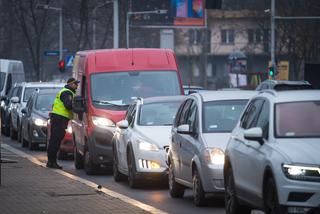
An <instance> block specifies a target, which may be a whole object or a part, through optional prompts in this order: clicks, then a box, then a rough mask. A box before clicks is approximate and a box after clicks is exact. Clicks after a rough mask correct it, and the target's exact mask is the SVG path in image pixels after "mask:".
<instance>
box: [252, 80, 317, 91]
mask: <svg viewBox="0 0 320 214" xmlns="http://www.w3.org/2000/svg"><path fill="white" fill-rule="evenodd" d="M265 89H274V90H276V91H283V90H303V89H306V90H308V89H313V86H312V85H311V84H310V83H309V82H308V81H285V80H265V81H263V82H262V83H261V84H260V85H258V86H257V88H256V91H261V90H265Z"/></svg>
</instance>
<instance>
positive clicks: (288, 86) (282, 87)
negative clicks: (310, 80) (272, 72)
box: [274, 84, 313, 91]
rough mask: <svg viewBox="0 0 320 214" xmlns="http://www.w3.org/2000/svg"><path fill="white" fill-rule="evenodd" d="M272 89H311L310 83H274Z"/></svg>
mask: <svg viewBox="0 0 320 214" xmlns="http://www.w3.org/2000/svg"><path fill="white" fill-rule="evenodd" d="M274 89H275V90H277V91H286V90H309V89H313V87H312V85H285V84H282V85H275V86H274Z"/></svg>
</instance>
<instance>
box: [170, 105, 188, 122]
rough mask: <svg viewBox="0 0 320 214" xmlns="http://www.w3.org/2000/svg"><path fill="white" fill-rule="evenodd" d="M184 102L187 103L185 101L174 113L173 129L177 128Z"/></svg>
mask: <svg viewBox="0 0 320 214" xmlns="http://www.w3.org/2000/svg"><path fill="white" fill-rule="evenodd" d="M186 102H187V100H186V101H184V102H182V103H181V105H180V107H179V109H178V111H177V113H176V118H175V119H174V125H173V126H174V127H177V126H178V123H179V119H180V115H181V112H182V110H183V107H184V105H185V104H186Z"/></svg>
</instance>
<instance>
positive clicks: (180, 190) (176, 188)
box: [169, 161, 185, 198]
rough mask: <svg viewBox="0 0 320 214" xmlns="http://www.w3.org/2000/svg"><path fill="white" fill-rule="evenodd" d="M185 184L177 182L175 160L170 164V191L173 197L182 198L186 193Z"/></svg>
mask: <svg viewBox="0 0 320 214" xmlns="http://www.w3.org/2000/svg"><path fill="white" fill-rule="evenodd" d="M184 190H185V188H184V186H182V185H181V184H179V183H177V182H176V180H175V176H174V165H173V162H172V161H171V163H170V164H169V192H170V195H171V197H172V198H182V197H183V195H184Z"/></svg>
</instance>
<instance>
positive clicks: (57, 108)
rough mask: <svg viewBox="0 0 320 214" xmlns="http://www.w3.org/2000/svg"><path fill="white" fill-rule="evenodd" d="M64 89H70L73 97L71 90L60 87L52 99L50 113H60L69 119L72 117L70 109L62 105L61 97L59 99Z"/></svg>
mask: <svg viewBox="0 0 320 214" xmlns="http://www.w3.org/2000/svg"><path fill="white" fill-rule="evenodd" d="M65 91H70V92H71V94H72V99H73V97H74V93H73V91H71V90H70V89H67V88H63V89H61V90H60V91H59V92H58V93H57V95H56V98H55V100H54V103H53V109H52V113H54V114H58V115H61V116H64V117H66V118H69V119H72V117H73V114H72V111H70V110H68V109H67V108H66V107H65V106H64V104H63V102H62V101H61V99H60V96H61V94H62V93H63V92H65Z"/></svg>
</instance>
